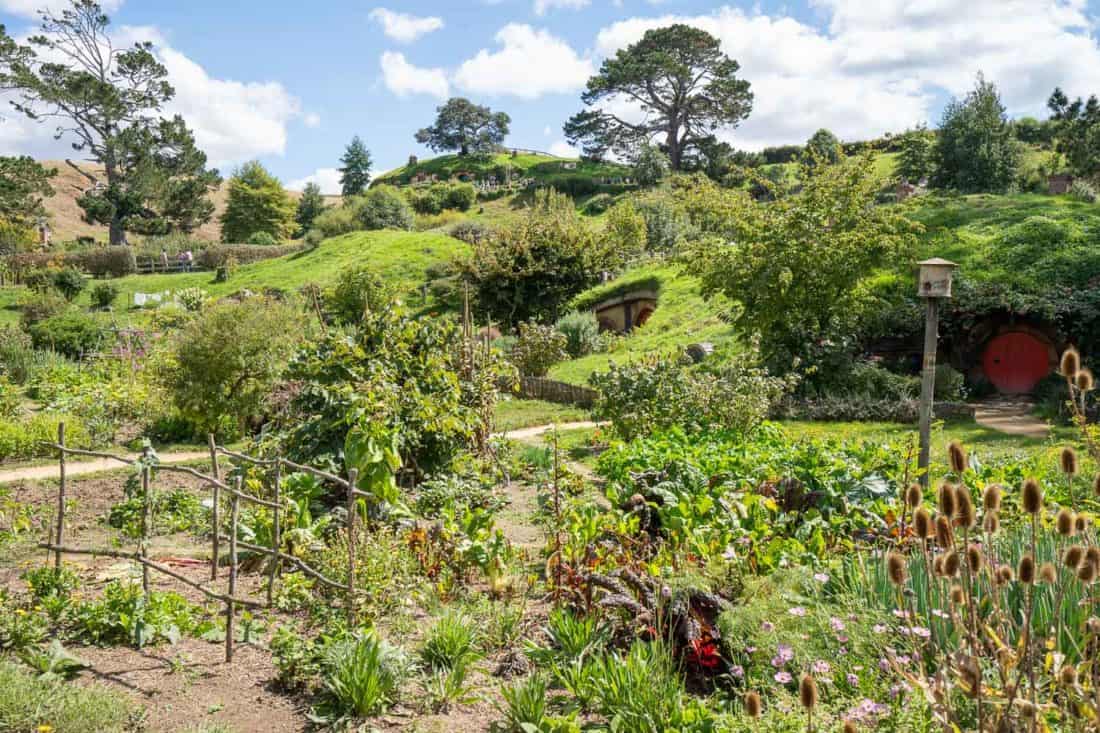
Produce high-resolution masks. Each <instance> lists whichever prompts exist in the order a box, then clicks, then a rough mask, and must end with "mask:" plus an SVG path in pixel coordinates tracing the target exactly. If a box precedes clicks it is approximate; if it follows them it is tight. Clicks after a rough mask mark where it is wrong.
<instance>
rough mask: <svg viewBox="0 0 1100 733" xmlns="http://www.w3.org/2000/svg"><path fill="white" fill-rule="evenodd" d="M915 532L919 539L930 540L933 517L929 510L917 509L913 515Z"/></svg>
mask: <svg viewBox="0 0 1100 733" xmlns="http://www.w3.org/2000/svg"><path fill="white" fill-rule="evenodd" d="M913 531H914V532H916V533H917V537H920V538H921V539H922V540H926V539H928V537H929V536H930V535H931V534H932V515H931V514H929V513H928V510H927V509H925V508H924V507H921V508H919V509H917V511H916V512H914V513H913Z"/></svg>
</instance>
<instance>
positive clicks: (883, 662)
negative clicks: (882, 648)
mask: <svg viewBox="0 0 1100 733" xmlns="http://www.w3.org/2000/svg"><path fill="white" fill-rule="evenodd" d="M878 668H879V670H881V671H883V672H889V671H890V661H889V660H888V659H886V657H883V658H882V659H880V660H878Z"/></svg>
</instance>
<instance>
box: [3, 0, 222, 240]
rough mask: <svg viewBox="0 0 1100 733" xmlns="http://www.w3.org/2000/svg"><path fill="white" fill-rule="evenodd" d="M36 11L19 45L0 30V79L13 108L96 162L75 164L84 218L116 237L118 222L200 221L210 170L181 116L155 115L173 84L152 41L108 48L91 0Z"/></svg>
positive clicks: (153, 227) (102, 20)
mask: <svg viewBox="0 0 1100 733" xmlns="http://www.w3.org/2000/svg"><path fill="white" fill-rule="evenodd" d="M41 18H42V24H41V31H42V32H41V33H40V34H39V35H36V36H33V37H31V38H30V39H29V41H28V45H26V46H19V45H18V44H16V43H14V42H13V41H12V40H11V39H10V38H8V37H7V36H6V35H5V36H4V37H3V39H0V61H2V66H3V68H2V71H0V86H3V87H5V88H8V89H12V90H14V93H15V98H14V99H13V100H12V102H11V103H12V105H13V106H14V108H15V109H16V110H17V111H19V112H21V113H23V114H25V115H26V116H27V117H29V118H30V119H33V120H40V121H51V122H55V123H56V125H57V127H56V135H57V137H58V138H66V139H69V140H70V141H71V142H72V146H73V149H74V150H76V151H79V152H82V153H85V154H86V155H87V156H88V158H89V160H91V161H92V162H94V163H97V164H99V165H101V166H102V167H103V175H104V179H105V180H102V181H101V180H99V178H98V177H97V176H96V175H94V174H92V173H89V172H87V171H85V170H83V169H79V170H80V171H81V173H82V174H83V175H84V176H85V177H86V178H88V179H89V183H90V184H91V185H90V186H89V189H88V190H87V191H86V192H85V194H84V195H83V196H81V197H80V199H79V200H78V203H79V204H80V206H81V208H83V210H84V217H85V219H86V220H87V221H88V222H89V223H94V224H105V225H107V226H108V228H109V231H110V242H111V244H124V243H125V241H126V234H125V233H126V231H127V230H133V231H140V232H143V233H165V232H169V231H173V230H182V231H191V230H192V229H194V228H196V227H197V226H199V225H201V224H203V223H204V222H206V221H208V220H209V219H210V217H211V215H212V214H213V211H214V207H213V205H212V204H211V203H210V202H209V201H208V200H207V198H206V197H207V194H208V192H209V189H210V188H211V187H213V186H215V185H217V184H218V182H219V181H220V178H219V176H218V173H217V171H215V170H208V169H207V167H206V156H205V154H203V153H202V151H200V150H199V149H198V148H197V147H196V146H195V140H194V136H193V135H192V134H191V131H190V130H188V129H187V126H186V124H185V123H184V121H183V119H182V118H181V117H179V116H176V117H173V118H165V117H162V116H161V114H160V113H161V110H162V108H163V106H164V105H165V104H166V103H167V102H169V101H170V100H171V99H172V98H173V97H174V96H175V90H174V89H173V88H172V86H171V85H170V84H169V83H168V81H167V76H168V71H167V69H165V67H164V65H163V64H161V63H160V61H158V60H157V58H156V56H155V55H154V54H153V50H152V49H153V47H152V44H151V43H148V42H139V43H135V44H134V45H133V46H132V47H130V48H128V49H120V48H116V47H115V45H114V43H113V42H112V40H111V37H110V35H109V33H108V32H107V29H108V26H109V24H110V19H109V18H108V17H107V15H106V14H105V13H104V12H103V10H102V8H101V7H100V5H99V4H98V3H97V2H94V1H93V0H71V5H70V6H69V7H68V8H66V9H65V10H62V11H60V13H57V12H55V11H52V10H44V11H42V12H41Z"/></svg>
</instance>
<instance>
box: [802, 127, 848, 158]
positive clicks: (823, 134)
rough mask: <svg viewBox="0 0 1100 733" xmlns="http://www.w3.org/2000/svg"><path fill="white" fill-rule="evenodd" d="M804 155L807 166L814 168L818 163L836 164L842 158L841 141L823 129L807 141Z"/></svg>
mask: <svg viewBox="0 0 1100 733" xmlns="http://www.w3.org/2000/svg"><path fill="white" fill-rule="evenodd" d="M802 154H803V156H804V158H805V160H806V164H807V165H811V166H812V165H814V164H815V163H816V162H817V161H820V162H823V163H835V162H837V161H838V160H840V156H841V149H840V139H839V138H838V137H837V136H836V135H834V134H833V133H832V132H830V131H829V130H826V129H825V128H824V127H823V128H821V129H820V130H818V131H817V132H815V133H814V134H813V135H811V136H810V139H809V140H807V141H806V149H805V150H804V151H803V153H802Z"/></svg>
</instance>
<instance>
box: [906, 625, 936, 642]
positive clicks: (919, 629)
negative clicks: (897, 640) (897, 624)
mask: <svg viewBox="0 0 1100 733" xmlns="http://www.w3.org/2000/svg"><path fill="white" fill-rule="evenodd" d="M909 631H910V632H911V633H912V634H913V635H914V636H919V637H920V638H922V639H927V638H928V637H930V636H932V632H931V631H929V630H928V629H926V628H924V627H923V626H910V627H909Z"/></svg>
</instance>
